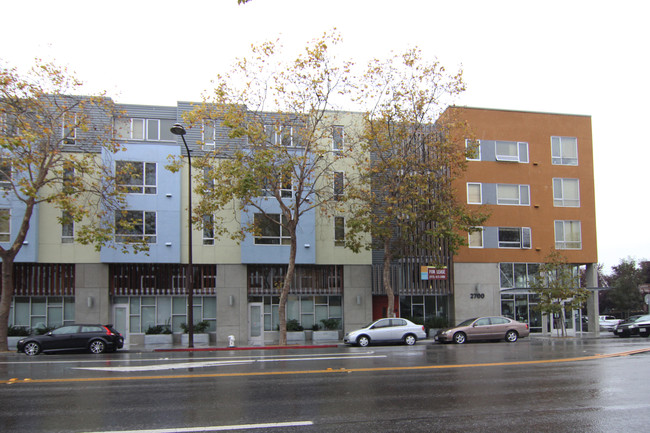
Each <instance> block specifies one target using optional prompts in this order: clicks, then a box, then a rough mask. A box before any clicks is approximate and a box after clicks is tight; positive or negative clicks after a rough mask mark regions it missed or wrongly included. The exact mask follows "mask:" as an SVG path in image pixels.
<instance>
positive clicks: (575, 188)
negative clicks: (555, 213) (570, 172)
mask: <svg viewBox="0 0 650 433" xmlns="http://www.w3.org/2000/svg"><path fill="white" fill-rule="evenodd" d="M553 206H556V207H580V182H579V180H578V179H560V178H555V179H553Z"/></svg>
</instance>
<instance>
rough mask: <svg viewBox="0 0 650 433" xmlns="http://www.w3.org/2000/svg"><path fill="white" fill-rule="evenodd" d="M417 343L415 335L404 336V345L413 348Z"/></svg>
mask: <svg viewBox="0 0 650 433" xmlns="http://www.w3.org/2000/svg"><path fill="white" fill-rule="evenodd" d="M416 341H417V338H415V335H413V334H408V335H406V336H404V343H405V344H406V345H407V346H413V345H414V344H415V342H416Z"/></svg>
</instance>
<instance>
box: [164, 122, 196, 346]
mask: <svg viewBox="0 0 650 433" xmlns="http://www.w3.org/2000/svg"><path fill="white" fill-rule="evenodd" d="M169 130H170V131H171V133H172V134H174V135H180V136H181V138H182V139H183V144H184V145H185V150H186V151H187V162H188V164H187V166H188V176H187V179H188V190H189V191H188V196H187V242H188V248H187V336H188V338H187V341H188V345H187V347H194V266H193V263H192V157H191V155H190V148H189V147H188V146H187V141H185V134H186V133H187V132H186V131H185V128H183V125H181V124H180V123H176V124H175V125H174V126H172V127H171V128H170V129H169Z"/></svg>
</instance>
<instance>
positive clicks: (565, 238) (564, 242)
mask: <svg viewBox="0 0 650 433" xmlns="http://www.w3.org/2000/svg"><path fill="white" fill-rule="evenodd" d="M555 248H556V249H558V250H579V249H581V248H582V234H581V227H580V221H555Z"/></svg>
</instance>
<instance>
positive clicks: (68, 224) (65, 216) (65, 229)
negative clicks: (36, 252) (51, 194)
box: [61, 211, 74, 244]
mask: <svg viewBox="0 0 650 433" xmlns="http://www.w3.org/2000/svg"><path fill="white" fill-rule="evenodd" d="M61 243H63V244H71V243H74V220H73V219H72V216H71V215H70V213H69V212H66V211H63V213H62V214H61Z"/></svg>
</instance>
